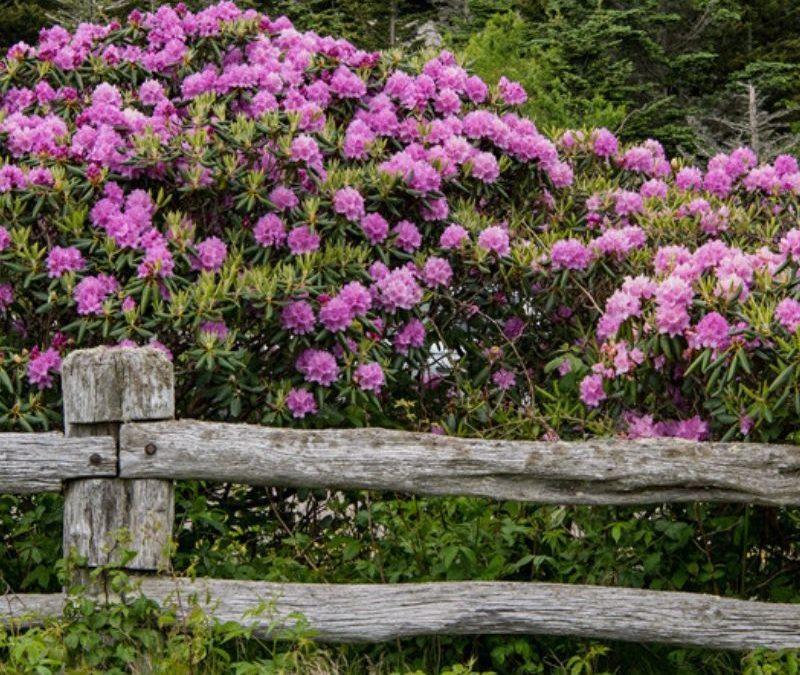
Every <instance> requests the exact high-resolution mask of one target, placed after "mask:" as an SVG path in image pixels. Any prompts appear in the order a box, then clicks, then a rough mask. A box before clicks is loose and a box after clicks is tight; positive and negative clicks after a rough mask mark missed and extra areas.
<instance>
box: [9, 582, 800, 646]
mask: <svg viewBox="0 0 800 675" xmlns="http://www.w3.org/2000/svg"><path fill="white" fill-rule="evenodd" d="M136 586H137V590H136V591H135V592H134V593H132V594H131V596H132V597H138V595H139V594H143V595H144V596H146V597H149V598H153V599H154V600H157V601H158V602H159V603H160V604H162V605H166V606H172V607H174V608H175V609H176V610H177V612H178V614H179V615H181V614H184V613H187V612H189V611H191V609H192V608H193V607H200V608H201V609H203V610H204V611H206V612H207V613H208V614H209V615H210V616H213V617H214V618H216V619H217V620H219V621H221V622H225V621H237V622H239V623H242V624H246V625H250V626H252V627H254V628H255V632H256V634H259V635H262V636H268V637H271V638H280V637H281V631H282V630H285V629H286V628H289V627H291V626H293V625H294V624H295V622H296V620H297V618H296V617H297V615H302V616H303V617H305V620H306V621H307V622H308V626H309V628H310V629H311V631H313V634H314V635H315V637H316V638H317V639H319V640H321V641H324V642H380V641H384V640H392V639H395V638H404V637H412V636H419V635H433V634H438V635H479V634H483V635H487V634H495V635H509V634H539V635H563V636H573V637H583V638H597V639H607V640H621V641H636V642H661V643H671V644H680V645H686V646H696V647H707V648H714V649H730V650H743V649H753V648H757V647H767V648H771V649H785V648H798V647H800V604H780V603H763V602H755V601H748V600H738V599H733V598H720V597H716V596H712V595H704V594H695V593H681V592H671V591H649V590H641V589H630V588H619V587H609V586H584V585H574V584H555V583H553V584H550V583H536V582H489V581H487V582H482V581H460V582H430V583H404V584H297V583H271V582H260V581H235V580H223V579H197V580H189V579H174V578H173V579H169V578H155V577H142V578H139V579H137V581H136ZM65 601H66V596H64V595H63V594H50V595H35V594H30V595H24V594H23V595H13V594H9V595H6V596H4V597H2V598H0V620H4V621H5V622H9V621H10V622H11V623H13V624H17V625H31V623H35V622H36V621H37V620H41V618H42V617H54V616H59V615H60V614H61V612H62V610H63V606H64V603H65ZM259 606H262V607H263V608H265V609H264V611H263V612H261V613H258V614H255V615H254V614H253V610H254V609H256V608H258V607H259ZM37 618H38V619H37Z"/></svg>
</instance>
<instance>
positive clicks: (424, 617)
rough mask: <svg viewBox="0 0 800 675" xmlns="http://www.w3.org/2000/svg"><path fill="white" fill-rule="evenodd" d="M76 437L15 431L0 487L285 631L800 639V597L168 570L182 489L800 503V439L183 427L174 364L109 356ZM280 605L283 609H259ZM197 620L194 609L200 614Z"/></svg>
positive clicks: (185, 593) (159, 590)
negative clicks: (784, 600)
mask: <svg viewBox="0 0 800 675" xmlns="http://www.w3.org/2000/svg"><path fill="white" fill-rule="evenodd" d="M62 379H63V388H64V418H65V433H64V434H63V435H62V434H59V433H42V434H15V433H4V434H0V493H31V492H43V491H53V490H59V489H62V487H63V489H64V492H65V502H64V550H65V551H66V552H74V553H76V554H77V555H78V556H79V557H80V558H81V559H85V560H86V566H87V567H88V568H93V567H101V566H105V565H109V564H114V563H115V562H119V559H118V557H119V555H120V551H119V547H115V546H114V545H113V543H114V538H115V536H117V534H118V532H119V531H121V530H127V531H128V532H129V533H130V537H131V540H130V544H129V545H128V546H127V547H126V548H129V549H131V550H133V551H135V553H136V554H135V557H134V558H133V559H131V560H128V559H126V560H125V561H124V565H125V567H126V569H127V570H129V571H131V572H134V573H137V574H138V577H137V588H138V592H140V593H141V594H144V595H145V596H147V597H149V598H153V599H156V600H158V601H159V602H160V603H162V604H169V605H170V606H173V607H175V608H177V611H178V613H180V612H181V611H182V610H181V608H182V607H185V608H188V607H189V605H188V604H187V603H186V602H185V600H186V599H187V598H190V597H191V598H193V599H194V600H193V602H194V603H195V604H199V605H200V606H201V607H202V608H203V609H205V610H206V611H207V612H208V613H209V614H211V615H213V616H214V617H215V618H217V619H219V620H220V621H238V622H240V623H243V624H247V625H250V626H253V627H254V628H255V631H256V633H257V634H262V635H270V636H273V637H274V636H276V630H277V629H276V627H277V626H281V625H283V626H286V625H287V623H288V624H291V623H292V621H293V620H294V618H293V617H296V616H297V615H298V614H302V615H303V616H304V617H305V620H306V621H307V622H308V625H309V627H310V628H311V629H312V630H313V631H314V632H315V634H316V636H317V637H318V638H319V639H321V640H326V641H336V642H371V641H380V640H388V639H393V638H400V637H409V636H415V635H429V634H451V635H456V634H461V635H464V634H492V633H495V634H513V633H527V634H547V635H564V636H578V637H589V638H605V639H613V640H633V641H643V642H664V643H674V644H681V645H693V646H700V647H709V648H720V649H737V650H739V649H749V648H754V647H769V648H774V649H780V648H793V647H800V604H779V603H765V602H756V601H748V600H738V599H732V598H722V597H717V596H713V595H706V594H699V593H679V592H669V591H652V590H640V589H630V588H618V587H609V586H588V585H578V584H556V583H537V582H502V581H500V582H479V581H463V582H430V583H402V584H298V583H271V582H259V581H233V580H223V579H194V580H190V579H175V578H168V577H165V576H159V575H158V573H159V571H163V570H165V569H167V568H168V566H169V559H168V556H169V550H170V542H171V540H172V524H173V518H174V488H173V481H174V480H178V479H202V480H211V481H224V482H236V483H246V484H253V485H269V486H286V487H306V488H331V489H333V488H341V489H344V488H364V489H373V490H392V491H404V492H411V493H418V494H425V495H470V496H482V497H490V498H496V499H502V500H523V501H531V502H538V503H548V504H598V505H615V504H616V505H623V504H645V503H652V502H690V501H717V502H744V503H752V504H764V505H800V447H795V446H790V445H777V444H751V443H694V442H688V441H680V440H674V439H649V440H644V441H624V440H600V439H598V440H590V441H575V442H562V441H559V442H543V441H536V442H526V441H494V440H482V439H464V438H448V437H442V436H435V435H431V434H418V433H409V432H398V431H390V430H385V429H358V430H322V431H300V430H291V429H272V428H267V427H260V426H254V425H247V424H224V423H214V422H199V421H194V420H180V421H176V420H174V419H173V418H174V376H173V371H172V364H171V363H170V362H169V361H167V360H166V358H164V356H163V355H162V354H160V353H159V352H158V351H156V350H153V349H148V348H143V349H109V348H97V349H90V350H79V351H76V352H73V353H72V354H70V355H69V356H68V357H67V359H66V360H65V361H64V365H63V368H62ZM66 599H67V597H66V595H65V594H60V593H54V594H13V593H8V594H6V595H5V596H2V597H0V621H4V622H16V623H18V624H19V625H30V624H32V623H35V622H36V621H37V620H40V619H41V618H42V617H46V616H58V615H60V614H61V612H62V610H63V608H64V604H65V602H66ZM265 605H268V606H269V607H270V608H271V611H270V615H269V616H268V617H264V618H259V617H258V616H256V615H255V614H254V610H255V609H257V608H259V607H263V606H265ZM186 611H188V609H187V610H186Z"/></svg>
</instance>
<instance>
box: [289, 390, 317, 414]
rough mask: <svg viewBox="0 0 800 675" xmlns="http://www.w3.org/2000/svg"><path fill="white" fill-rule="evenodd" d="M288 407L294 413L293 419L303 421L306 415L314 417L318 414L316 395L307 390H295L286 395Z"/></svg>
mask: <svg viewBox="0 0 800 675" xmlns="http://www.w3.org/2000/svg"><path fill="white" fill-rule="evenodd" d="M286 407H287V408H288V409H289V411H290V412H291V413H292V417H294V418H295V419H298V420H301V419H303V418H304V417H305V416H306V415H314V414H316V412H317V402H316V401H315V400H314V395H313V394H312V393H311V392H310V391H306V390H305V389H298V388H296V387H295V388H293V389H290V390H289V393H288V394H287V395H286Z"/></svg>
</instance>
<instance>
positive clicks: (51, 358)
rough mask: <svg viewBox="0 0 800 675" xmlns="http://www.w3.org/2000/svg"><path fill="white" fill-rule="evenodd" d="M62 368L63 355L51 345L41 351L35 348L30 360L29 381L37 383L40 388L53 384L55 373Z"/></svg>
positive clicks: (47, 387) (46, 387)
mask: <svg viewBox="0 0 800 675" xmlns="http://www.w3.org/2000/svg"><path fill="white" fill-rule="evenodd" d="M60 370H61V357H60V356H59V354H58V352H57V351H56V350H55V349H53V348H52V347H50V348H49V349H47V350H45V351H43V352H40V351H39V350H38V349H36V348H34V350H32V351H31V357H30V360H29V361H28V381H29V382H30V383H31V384H35V385H36V386H37V387H38V388H39V389H40V390H41V389H49V388H50V387H52V386H53V373H58V372H59V371H60Z"/></svg>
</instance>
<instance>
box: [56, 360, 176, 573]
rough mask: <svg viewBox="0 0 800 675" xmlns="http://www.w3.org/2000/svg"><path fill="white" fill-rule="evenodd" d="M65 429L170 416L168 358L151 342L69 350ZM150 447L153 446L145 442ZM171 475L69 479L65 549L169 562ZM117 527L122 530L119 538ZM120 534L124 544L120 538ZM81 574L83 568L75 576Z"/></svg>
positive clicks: (144, 565) (113, 426) (108, 428)
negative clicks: (130, 346) (138, 346)
mask: <svg viewBox="0 0 800 675" xmlns="http://www.w3.org/2000/svg"><path fill="white" fill-rule="evenodd" d="M62 382H63V388H64V423H65V433H66V435H67V436H71V437H79V438H85V437H87V436H112V437H113V438H114V439H115V441H116V443H117V475H119V470H118V467H119V430H120V426H121V425H122V424H123V423H125V422H128V421H141V420H163V419H171V418H172V417H173V416H174V413H175V393H174V376H173V370H172V364H171V363H170V362H169V361H168V360H167V359H166V357H165V356H164V355H163V354H161V353H160V352H159V351H157V350H155V349H151V348H141V349H120V348H106V347H98V348H95V349H86V350H78V351H75V352H72V353H71V354H70V355H69V356H68V357H67V358H66V359H65V360H64V364H63V366H62ZM148 451H152V452H155V451H156V449H155V448H152V449H150V448H148ZM174 510H175V506H174V490H173V484H172V481H168V480H158V479H137V480H122V479H119V478H88V479H79V480H74V481H71V482H68V483H67V485H66V490H65V500H64V554H65V555H69V554H70V553H71V552H75V553H77V554H78V555H79V556H81V557H83V558H86V564H87V566H88V567H98V566H103V565H108V564H112V563H119V562H120V553H121V552H122V551H123V550H131V551H136V556H135V557H134V558H133V559H132V560H130V561H128V562H126V563H125V567H126V569H130V570H136V571H157V570H160V569H165V568H166V567H167V566H168V563H169V545H170V542H171V538H172V521H173V518H174ZM123 533H128V536H129V538H127V539H126V538H125V535H123ZM121 540H122V543H121ZM79 576H80V578H81V579H82V580H83V581H85V575H79Z"/></svg>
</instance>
